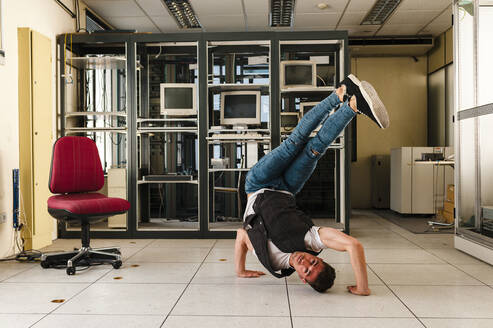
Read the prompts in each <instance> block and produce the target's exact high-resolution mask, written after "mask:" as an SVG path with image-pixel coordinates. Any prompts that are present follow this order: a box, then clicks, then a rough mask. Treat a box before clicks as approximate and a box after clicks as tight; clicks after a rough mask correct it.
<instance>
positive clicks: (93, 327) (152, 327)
mask: <svg viewBox="0 0 493 328" xmlns="http://www.w3.org/2000/svg"><path fill="white" fill-rule="evenodd" d="M164 318H166V316H165V315H161V316H149V315H138V316H135V315H74V314H50V315H48V316H46V317H45V318H43V320H41V321H40V322H38V323H37V324H36V325H34V326H33V328H53V327H84V328H101V327H118V328H159V327H160V326H161V323H162V322H163V321H164Z"/></svg>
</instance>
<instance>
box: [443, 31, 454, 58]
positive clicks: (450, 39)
mask: <svg viewBox="0 0 493 328" xmlns="http://www.w3.org/2000/svg"><path fill="white" fill-rule="evenodd" d="M453 61H454V30H453V28H450V29H449V30H448V31H447V32H445V65H447V64H450V63H451V62H453Z"/></svg>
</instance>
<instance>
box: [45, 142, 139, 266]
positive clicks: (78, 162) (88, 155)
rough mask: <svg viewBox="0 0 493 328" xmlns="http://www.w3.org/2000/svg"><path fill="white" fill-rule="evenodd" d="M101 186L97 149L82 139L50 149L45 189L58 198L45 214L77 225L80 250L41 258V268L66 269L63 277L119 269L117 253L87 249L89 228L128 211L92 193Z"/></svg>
mask: <svg viewBox="0 0 493 328" xmlns="http://www.w3.org/2000/svg"><path fill="white" fill-rule="evenodd" d="M103 184H104V174H103V168H102V167H101V161H100V160H99V154H98V149H97V147H96V144H95V143H94V141H93V140H91V139H89V138H86V137H72V136H68V137H62V138H60V139H58V140H57V141H56V142H55V145H54V146H53V157H52V160H51V170H50V181H49V188H50V191H51V192H52V193H55V194H59V195H55V196H52V197H50V198H49V199H48V212H49V213H50V215H51V216H53V217H54V218H55V219H57V220H63V221H67V222H74V221H76V222H80V224H81V241H82V247H81V248H80V249H79V250H75V251H72V252H65V253H57V254H43V255H42V256H41V266H42V267H43V268H49V267H59V266H60V265H66V267H67V274H69V275H73V274H75V271H76V267H77V266H90V265H95V264H101V263H110V264H112V265H113V267H114V268H115V269H118V268H119V267H120V266H121V265H122V261H121V256H120V254H121V253H120V249H119V248H116V247H111V248H98V249H92V248H91V247H90V246H89V240H90V236H89V233H90V229H89V225H90V224H91V223H95V222H97V221H101V220H102V219H104V218H107V217H109V216H112V215H116V214H123V213H125V212H127V211H128V209H129V208H130V203H129V202H127V201H126V200H125V199H121V198H111V197H107V196H105V195H103V194H100V193H97V192H94V191H97V190H100V189H101V188H102V187H103Z"/></svg>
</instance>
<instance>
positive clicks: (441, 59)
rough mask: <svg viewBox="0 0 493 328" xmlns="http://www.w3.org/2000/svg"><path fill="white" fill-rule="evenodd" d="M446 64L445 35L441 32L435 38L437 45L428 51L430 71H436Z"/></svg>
mask: <svg viewBox="0 0 493 328" xmlns="http://www.w3.org/2000/svg"><path fill="white" fill-rule="evenodd" d="M444 65H445V36H444V34H440V35H439V36H437V37H436V38H435V47H433V49H432V50H430V52H429V53H428V73H431V72H433V71H436V70H437V69H439V68H440V67H442V66H444Z"/></svg>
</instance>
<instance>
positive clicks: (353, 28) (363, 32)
mask: <svg viewBox="0 0 493 328" xmlns="http://www.w3.org/2000/svg"><path fill="white" fill-rule="evenodd" d="M379 27H380V26H377V25H340V26H339V27H338V28H337V30H338V31H348V34H349V36H366V37H370V36H373V34H375V32H376V31H377V30H378V28H379Z"/></svg>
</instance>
